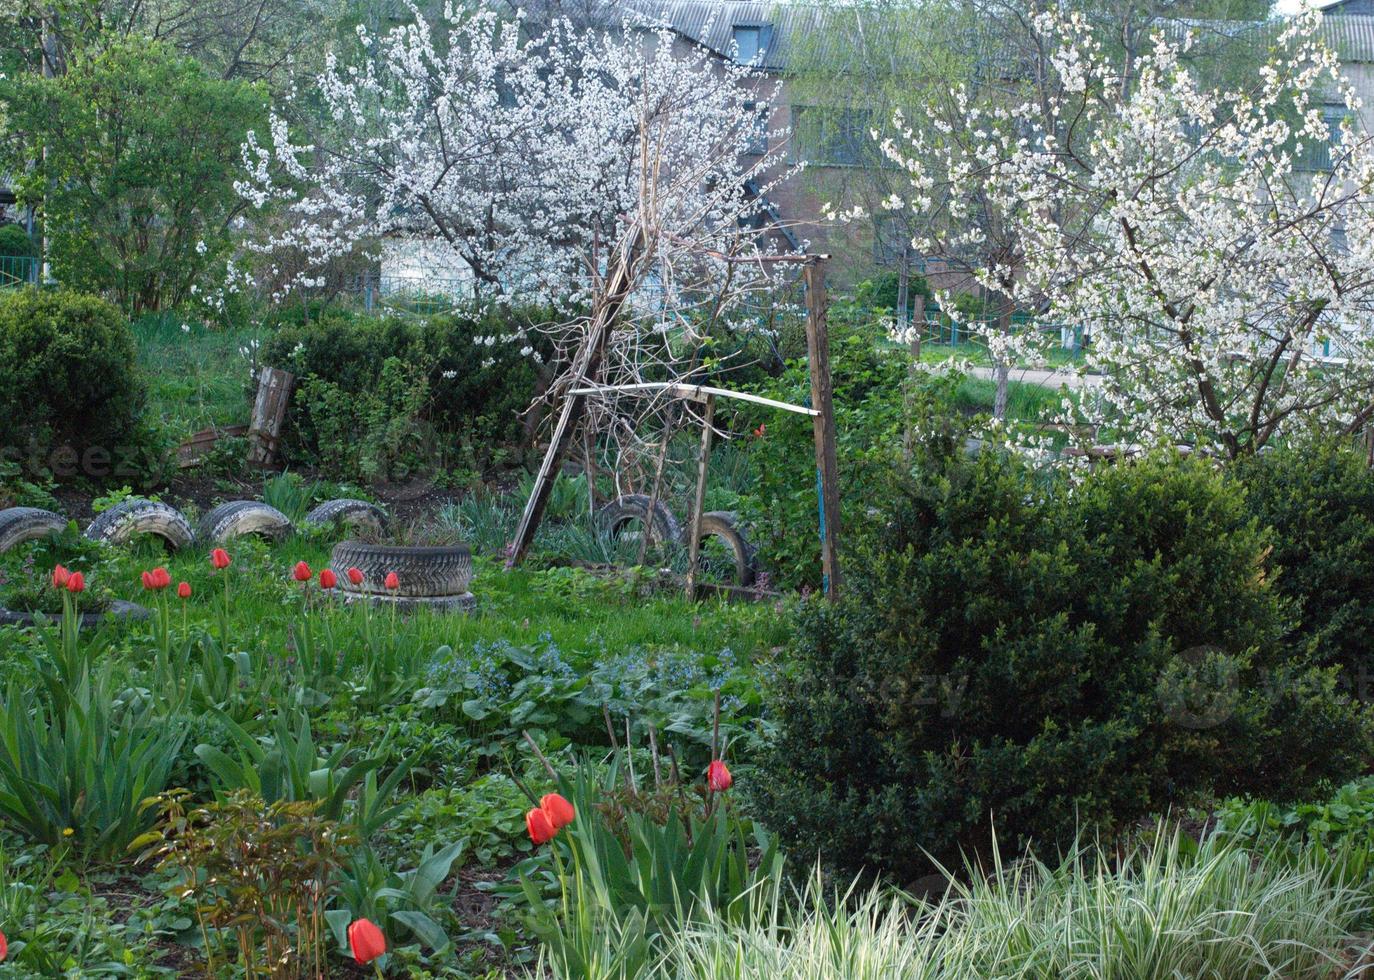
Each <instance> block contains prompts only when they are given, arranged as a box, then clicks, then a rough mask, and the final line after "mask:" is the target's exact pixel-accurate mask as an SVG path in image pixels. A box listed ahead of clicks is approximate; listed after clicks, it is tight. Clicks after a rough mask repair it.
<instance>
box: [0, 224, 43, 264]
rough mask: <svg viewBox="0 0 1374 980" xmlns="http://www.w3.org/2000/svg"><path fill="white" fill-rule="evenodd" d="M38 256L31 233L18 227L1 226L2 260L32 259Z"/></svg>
mask: <svg viewBox="0 0 1374 980" xmlns="http://www.w3.org/2000/svg"><path fill="white" fill-rule="evenodd" d="M37 254H38V248H37V247H36V246H35V245H34V243H33V239H32V238H30V237H29V233H28V232H26V231H25V230H24V229H23V228H21V227H19V226H18V225H0V258H5V257H7V256H8V257H11V258H15V257H18V258H32V257H33V256H35V255H37Z"/></svg>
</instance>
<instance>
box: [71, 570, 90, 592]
mask: <svg viewBox="0 0 1374 980" xmlns="http://www.w3.org/2000/svg"><path fill="white" fill-rule="evenodd" d="M67 591H68V592H70V593H72V594H73V595H79V594H81V593H82V592H85V591H86V576H84V575H82V574H81V573H80V572H72V574H71V577H70V578H68V579H67Z"/></svg>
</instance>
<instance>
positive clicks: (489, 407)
mask: <svg viewBox="0 0 1374 980" xmlns="http://www.w3.org/2000/svg"><path fill="white" fill-rule="evenodd" d="M539 316H540V311H538V310H533V309H531V310H524V311H515V312H511V311H495V312H488V313H480V312H459V313H454V314H448V315H436V316H431V317H428V318H425V319H422V320H417V319H413V318H404V317H399V316H394V317H371V316H362V315H355V314H351V313H348V312H332V313H328V314H325V315H324V316H322V317H319V318H316V319H314V320H311V321H309V322H299V323H295V324H287V325H285V326H283V327H282V328H281V329H280V330H278V331H277V332H276V333H275V334H274V335H273V336H272V338H271V339H270V340H269V341H268V342H267V343H266V344H264V346H263V348H262V351H261V358H262V362H263V363H264V364H267V365H270V366H273V367H281V368H285V369H286V370H289V371H291V372H292V373H294V374H295V375H296V377H297V379H298V385H297V388H296V392H295V395H294V397H293V399H292V411H291V413H290V416H289V417H290V419H291V426H290V429H289V431H288V440H287V445H288V453H289V454H290V455H289V456H288V458H289V459H290V460H291V461H293V462H307V461H308V462H311V463H316V464H318V465H320V466H322V467H323V468H324V469H325V470H327V471H329V472H331V473H334V474H337V475H340V476H345V477H350V478H357V479H364V480H369V481H377V480H392V481H395V480H410V479H415V478H417V477H420V478H426V479H428V478H431V477H433V476H434V475H435V474H436V473H437V472H438V471H440V470H441V469H447V468H455V467H457V468H461V467H479V468H480V467H484V466H487V465H490V464H491V463H493V462H499V461H500V460H501V459H502V458H504V452H503V450H504V451H507V452H508V451H510V450H513V449H518V448H519V447H521V446H523V445H525V444H526V443H527V442H528V437H527V428H526V426H527V422H526V418H525V417H524V414H523V413H524V412H525V410H526V409H527V408H529V407H530V403H531V402H532V400H533V399H534V396H535V395H536V394H537V393H538V391H539V390H540V388H541V385H542V383H543V381H544V373H543V363H544V358H545V357H546V356H548V355H549V354H550V353H551V351H550V350H549V347H548V344H547V342H546V341H544V340H542V339H540V338H539V337H538V336H537V335H536V334H534V333H533V332H532V331H529V327H530V325H531V324H532V323H534V322H536V321H537V320H538V318H539Z"/></svg>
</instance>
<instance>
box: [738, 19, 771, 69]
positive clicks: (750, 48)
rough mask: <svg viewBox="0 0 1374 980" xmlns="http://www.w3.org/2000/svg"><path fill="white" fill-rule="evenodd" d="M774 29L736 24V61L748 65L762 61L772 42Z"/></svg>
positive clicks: (762, 25) (764, 25)
mask: <svg viewBox="0 0 1374 980" xmlns="http://www.w3.org/2000/svg"><path fill="white" fill-rule="evenodd" d="M772 36H773V28H772V27H770V26H768V25H766V24H736V25H735V27H734V39H735V60H736V61H738V62H739V63H740V64H743V65H748V64H753V63H754V62H757V61H760V60H762V58H763V53H764V52H765V51H767V50H768V42H769V41H770V40H772Z"/></svg>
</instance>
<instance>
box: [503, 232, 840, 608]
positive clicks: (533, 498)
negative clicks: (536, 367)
mask: <svg viewBox="0 0 1374 980" xmlns="http://www.w3.org/2000/svg"><path fill="white" fill-rule="evenodd" d="M716 257H717V258H721V259H724V260H725V261H732V262H753V263H757V262H759V261H761V259H760V258H758V257H755V258H751V259H739V258H733V257H726V256H716ZM620 258H621V264H620V265H619V266H617V268H616V269H615V271H614V272H613V273H612V274H611V276H610V278H609V280H608V283H607V290H606V293H605V294H604V296H603V297H602V299H601V302H600V303H598V304H597V306H596V307H595V308H594V309H593V311H592V322H591V328H590V330H589V331H588V335H587V340H586V341H585V343H584V344H583V346H582V348H581V349H580V350H579V351H578V355H577V358H576V360H575V361H574V364H573V374H572V378H573V380H572V383H571V385H570V386H569V388H568V390H567V391H566V392H565V394H564V401H563V405H562V408H561V409H560V411H559V415H558V421H557V422H556V423H555V424H554V430H553V435H552V438H551V439H550V441H549V448H548V450H547V451H546V452H545V454H544V460H543V462H542V463H541V464H540V467H539V473H538V475H537V476H536V477H535V481H534V487H533V488H532V490H531V491H530V498H529V500H528V501H527V502H526V503H525V510H524V513H523V514H522V515H521V517H520V525H519V527H517V529H516V532H515V540H514V542H513V543H512V546H511V552H510V556H509V557H508V558H507V559H506V567H507V568H513V567H515V566H516V565H518V564H519V563H520V562H521V560H523V559H524V557H525V553H526V552H527V551H528V550H529V546H530V543H531V542H532V541H533V540H534V532H535V531H536V530H538V527H539V523H540V521H541V520H542V519H543V516H544V508H545V507H546V506H547V504H548V500H549V494H550V492H551V491H552V489H553V482H554V479H555V477H556V476H557V473H558V470H559V468H560V467H561V466H562V464H563V460H564V457H565V456H566V455H567V452H568V448H569V444H570V442H571V440H572V435H573V430H574V429H575V428H576V425H577V423H578V421H579V420H580V419H581V418H582V416H583V414H584V413H585V411H586V400H587V399H588V398H590V397H593V396H595V395H597V394H603V393H610V392H629V391H637V390H638V391H646V392H647V391H661V392H666V393H667V394H669V395H671V396H672V397H675V398H682V399H686V400H688V401H694V402H698V403H699V404H701V405H702V406H703V416H704V417H703V424H702V428H701V448H700V449H699V451H698V456H697V485H696V497H695V499H694V501H693V505H692V523H691V538H690V540H689V541H688V546H687V547H688V555H689V558H688V571H687V595H688V596H689V597H690V598H695V597H696V593H697V573H698V566H699V563H700V550H701V518H702V511H703V508H704V507H705V503H706V475H707V469H708V466H709V461H710V455H711V440H712V436H713V433H714V429H713V426H714V421H715V410H716V399H717V398H734V399H738V400H742V401H748V402H753V403H755V404H761V405H766V406H768V407H771V408H775V409H778V410H780V411H788V412H797V413H800V414H802V415H807V416H810V418H811V421H812V427H813V439H814V442H815V451H816V483H817V496H818V501H817V509H818V513H819V517H820V539H821V573H822V582H823V589H824V592H825V594H826V596H827V597H829V598H831V599H834V598H836V597H838V596H839V594H840V584H841V577H840V562H839V539H840V482H839V464H838V462H837V459H836V452H835V409H834V403H833V397H832V392H831V384H830V332H829V328H828V326H827V323H826V310H827V305H828V304H827V300H826V287H825V266H826V260H827V258H828V256H825V255H774V256H765V257H763V258H762V261H768V262H781V263H791V264H796V265H800V266H802V277H803V281H804V283H805V286H806V349H807V355H808V362H809V365H810V373H811V398H810V401H811V404H810V405H809V406H806V407H803V406H798V405H791V404H788V403H787V402H780V401H774V400H773V399H771V398H763V397H761V396H759V395H751V394H748V393H745V392H737V391H729V390H726V389H724V388H712V387H708V386H704V385H690V384H685V383H681V382H644V383H640V384H628V385H617V386H609V387H603V386H598V385H596V384H595V383H594V382H593V380H592V379H593V378H594V376H595V374H596V370H597V368H598V367H599V366H600V364H601V358H602V356H603V355H604V353H605V349H606V343H607V339H608V338H609V336H610V333H611V327H612V324H613V323H614V321H615V318H616V316H617V315H618V314H619V312H620V308H621V306H622V305H623V304H624V302H625V300H626V299H627V298H628V295H629V289H630V277H629V273H628V262H629V261H630V256H627V255H622V256H621V257H620Z"/></svg>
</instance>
